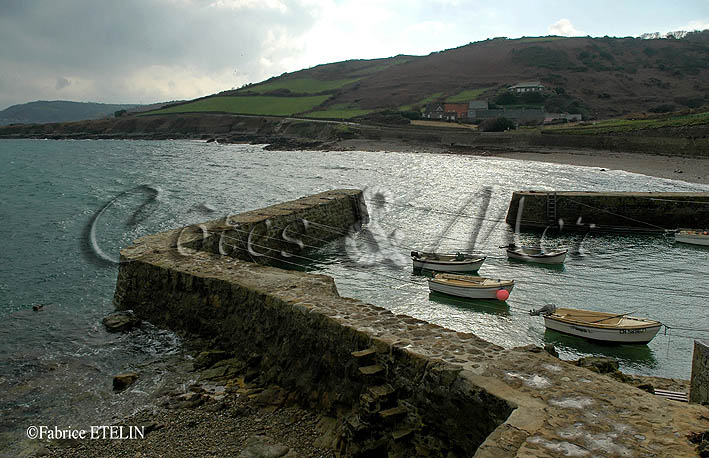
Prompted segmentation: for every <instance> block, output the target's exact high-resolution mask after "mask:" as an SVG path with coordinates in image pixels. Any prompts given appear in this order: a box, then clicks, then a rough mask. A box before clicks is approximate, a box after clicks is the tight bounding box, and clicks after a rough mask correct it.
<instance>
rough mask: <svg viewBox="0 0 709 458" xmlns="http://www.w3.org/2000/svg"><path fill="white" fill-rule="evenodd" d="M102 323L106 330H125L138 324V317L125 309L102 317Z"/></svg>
mask: <svg viewBox="0 0 709 458" xmlns="http://www.w3.org/2000/svg"><path fill="white" fill-rule="evenodd" d="M102 323H103V325H104V326H105V327H106V330H107V331H108V332H125V331H130V330H131V329H133V328H135V327H138V326H140V318H138V317H137V316H135V314H134V313H133V312H131V311H130V310H127V311H124V312H114V313H111V314H110V315H108V316H106V317H105V318H104V319H103V321H102Z"/></svg>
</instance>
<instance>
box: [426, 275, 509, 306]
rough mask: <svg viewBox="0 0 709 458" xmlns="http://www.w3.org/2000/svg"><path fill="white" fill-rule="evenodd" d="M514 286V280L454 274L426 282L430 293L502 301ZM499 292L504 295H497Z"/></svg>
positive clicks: (435, 277) (439, 276)
mask: <svg viewBox="0 0 709 458" xmlns="http://www.w3.org/2000/svg"><path fill="white" fill-rule="evenodd" d="M514 284H515V281H514V280H499V279H498V280H496V279H493V278H485V277H473V276H470V275H456V274H435V275H434V276H433V278H432V279H430V280H429V281H428V287H429V288H430V290H431V291H435V292H438V293H444V294H449V295H451V296H458V297H468V298H471V299H499V298H500V297H503V299H502V300H504V299H506V298H507V297H509V293H510V292H512V288H514ZM500 291H503V292H504V293H499V292H500Z"/></svg>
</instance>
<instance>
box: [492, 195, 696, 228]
mask: <svg viewBox="0 0 709 458" xmlns="http://www.w3.org/2000/svg"><path fill="white" fill-rule="evenodd" d="M520 202H522V203H521V204H520ZM520 208H521V209H522V212H521V216H519V222H520V227H521V228H541V229H543V228H545V227H552V228H558V227H559V226H560V225H561V226H562V230H565V231H584V232H586V231H588V230H590V225H593V230H595V231H621V232H624V231H627V232H662V231H663V230H666V229H670V230H673V229H677V228H693V229H704V228H706V227H708V226H709V192H587V191H516V192H514V193H513V194H512V200H510V205H509V208H508V210H507V218H506V221H507V223H508V224H510V225H512V226H515V225H516V223H517V219H518V214H520V211H519V210H520ZM560 221H561V223H560Z"/></svg>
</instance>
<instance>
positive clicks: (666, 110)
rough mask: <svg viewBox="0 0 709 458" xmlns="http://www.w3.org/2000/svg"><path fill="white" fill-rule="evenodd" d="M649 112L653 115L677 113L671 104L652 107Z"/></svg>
mask: <svg viewBox="0 0 709 458" xmlns="http://www.w3.org/2000/svg"><path fill="white" fill-rule="evenodd" d="M647 111H650V112H652V113H669V112H671V111H675V106H674V105H672V104H671V103H664V104H662V105H657V106H656V107H652V108H650V109H648V110H647Z"/></svg>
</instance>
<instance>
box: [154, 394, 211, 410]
mask: <svg viewBox="0 0 709 458" xmlns="http://www.w3.org/2000/svg"><path fill="white" fill-rule="evenodd" d="M203 403H204V398H203V397H202V395H201V394H199V393H193V392H190V393H183V394H180V395H178V396H174V397H171V398H168V399H167V400H165V401H163V402H161V405H162V406H163V407H165V408H166V409H194V408H195V407H199V406H200V405H202V404H203Z"/></svg>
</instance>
